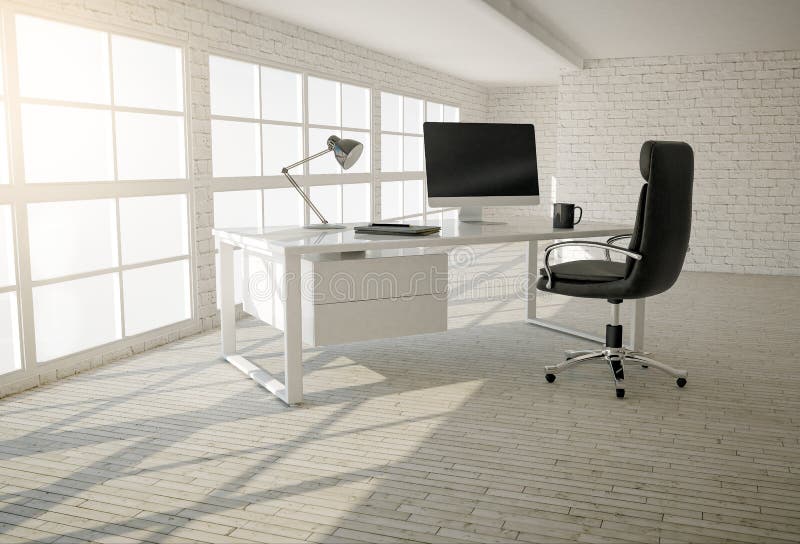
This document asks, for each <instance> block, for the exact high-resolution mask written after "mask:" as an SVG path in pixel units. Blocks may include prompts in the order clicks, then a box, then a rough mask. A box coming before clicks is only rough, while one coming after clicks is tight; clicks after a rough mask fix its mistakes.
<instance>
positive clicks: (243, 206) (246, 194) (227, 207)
mask: <svg viewBox="0 0 800 544" xmlns="http://www.w3.org/2000/svg"><path fill="white" fill-rule="evenodd" d="M259 225H261V191H258V190H254V191H222V192H217V193H214V227H216V228H218V229H236V228H244V227H258V226H259Z"/></svg>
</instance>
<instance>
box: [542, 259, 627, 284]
mask: <svg viewBox="0 0 800 544" xmlns="http://www.w3.org/2000/svg"><path fill="white" fill-rule="evenodd" d="M625 267H626V264H625V263H618V262H613V261H606V260H585V261H568V262H566V263H560V264H556V265H553V266H551V267H550V272H551V273H552V274H553V279H555V280H562V281H571V282H586V283H599V282H607V281H617V280H621V279H623V278H624V277H625ZM539 273H540V274H541V275H542V276H544V277H547V272H545V269H544V268H542V269H541V270H539Z"/></svg>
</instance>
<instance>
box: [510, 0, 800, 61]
mask: <svg viewBox="0 0 800 544" xmlns="http://www.w3.org/2000/svg"><path fill="white" fill-rule="evenodd" d="M519 5H520V7H522V9H523V10H525V11H526V12H527V13H528V14H529V15H530V16H532V17H534V18H536V19H537V20H538V21H539V22H540V23H541V24H542V25H543V26H545V27H548V28H550V29H552V30H553V31H554V33H555V34H556V35H558V36H559V37H560V38H561V39H562V40H564V41H565V42H566V43H568V44H569V45H570V46H571V47H572V49H573V50H574V51H575V52H576V53H577V54H579V55H580V56H582V57H583V58H593V59H598V58H618V57H649V56H660V55H705V54H712V53H740V52H744V51H778V50H789V49H800V1H798V0H602V1H598V0H561V1H558V0H520V1H519Z"/></svg>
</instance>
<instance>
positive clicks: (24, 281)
mask: <svg viewBox="0 0 800 544" xmlns="http://www.w3.org/2000/svg"><path fill="white" fill-rule="evenodd" d="M2 15H3V22H4V30H5V32H4V37H5V47H3V52H4V55H5V59H4V61H5V66H6V76H7V78H6V87H7V88H6V107H7V108H8V113H7V116H8V131H9V136H10V137H9V143H10V149H9V160H10V163H11V168H10V176H11V179H10V181H11V187H12V191H11V197H12V204H13V208H14V226H15V238H16V247H17V267H16V268H17V288H18V293H19V296H18V297H17V311H18V312H19V322H20V324H21V327H20V334H21V336H22V339H21V350H20V351H21V354H22V369H23V372H24V373H25V374H32V373H33V372H34V370H35V363H36V338H35V331H34V326H33V324H34V320H33V290H32V287H31V267H30V262H31V260H30V245H29V243H28V211H27V207H26V202H25V201H24V199H22V198H21V197H20V190H21V188H22V185H23V183H24V179H25V167H24V161H23V149H22V112H21V110H20V100H19V67H18V65H17V39H16V20H15V18H14V17H13V14H12V13H11V12H10V11H9V10H3V12H2Z"/></svg>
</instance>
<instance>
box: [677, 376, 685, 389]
mask: <svg viewBox="0 0 800 544" xmlns="http://www.w3.org/2000/svg"><path fill="white" fill-rule="evenodd" d="M675 383H677V384H678V387H683V386H684V385H686V378H678V379H677V380H675Z"/></svg>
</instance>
